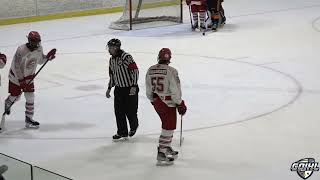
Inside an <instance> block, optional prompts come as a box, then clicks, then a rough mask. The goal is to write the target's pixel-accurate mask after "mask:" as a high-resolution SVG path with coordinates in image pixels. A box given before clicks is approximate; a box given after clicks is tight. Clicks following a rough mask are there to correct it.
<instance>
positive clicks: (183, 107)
mask: <svg viewBox="0 0 320 180" xmlns="http://www.w3.org/2000/svg"><path fill="white" fill-rule="evenodd" d="M177 108H178V112H179V114H180V115H184V114H185V113H186V112H187V106H186V105H185V104H184V101H183V100H182V102H181V104H180V105H178V106H177Z"/></svg>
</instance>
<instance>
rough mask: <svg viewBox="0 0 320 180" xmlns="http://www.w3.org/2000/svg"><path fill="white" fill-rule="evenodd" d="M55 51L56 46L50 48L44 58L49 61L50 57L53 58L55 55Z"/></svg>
mask: <svg viewBox="0 0 320 180" xmlns="http://www.w3.org/2000/svg"><path fill="white" fill-rule="evenodd" d="M56 52H57V49H56V48H54V49H51V50H50V51H49V52H48V54H47V56H46V58H47V59H48V60H49V61H51V60H52V59H54V58H55V57H56Z"/></svg>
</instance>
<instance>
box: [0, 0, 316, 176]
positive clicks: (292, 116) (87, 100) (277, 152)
mask: <svg viewBox="0 0 320 180" xmlns="http://www.w3.org/2000/svg"><path fill="white" fill-rule="evenodd" d="M224 7H225V12H226V16H227V24H226V25H225V27H224V28H223V29H221V30H219V31H218V32H216V33H208V34H207V35H206V36H202V35H201V34H200V33H197V32H191V31H190V19H189V14H188V8H187V7H184V23H183V24H179V25H175V26H167V27H160V28H149V29H142V30H134V31H129V32H128V31H116V30H111V29H109V28H108V25H109V23H110V22H111V21H113V20H116V19H117V18H118V17H120V16H121V14H120V13H117V14H108V15H99V16H89V17H81V18H72V19H63V20H53V21H46V22H36V23H28V24H17V25H11V26H2V27H0V40H1V41H0V51H1V52H3V53H5V54H7V56H8V64H7V65H6V67H5V68H4V69H1V76H2V86H1V88H0V92H1V93H0V97H1V105H0V108H1V109H0V110H1V113H2V110H3V101H4V99H5V98H6V96H7V84H8V78H7V75H8V70H9V68H10V64H11V60H12V57H13V55H14V52H15V50H16V48H17V47H18V45H20V44H23V43H25V42H26V37H25V36H26V34H27V33H28V32H29V31H31V30H36V31H39V32H40V33H41V35H42V45H43V47H44V51H45V53H46V52H48V51H49V50H50V49H51V48H57V49H58V53H57V58H56V59H55V60H54V61H53V62H50V63H48V64H47V66H46V67H45V69H44V70H43V72H41V74H40V75H39V77H38V78H37V80H36V89H37V90H36V102H35V103H36V104H35V117H34V118H35V120H38V121H40V123H41V127H40V129H38V130H26V129H24V102H25V100H24V97H22V99H21V100H20V101H19V102H18V103H16V104H15V105H14V106H13V109H12V115H10V116H8V117H7V121H6V127H7V131H6V132H4V133H2V134H0V152H1V153H4V154H8V155H10V156H14V157H17V158H19V159H22V160H24V161H27V162H30V163H32V164H34V165H38V166H40V167H43V168H46V169H49V170H52V171H54V172H57V173H60V174H63V175H65V176H67V177H70V178H73V179H76V180H88V179H90V180H105V179H110V180H111V179H112V180H122V179H130V180H142V179H145V180H150V179H152V180H160V179H183V180H194V179H202V180H211V179H217V180H234V179H238V180H257V179H259V180H270V179H281V180H292V179H300V177H299V176H298V175H297V173H296V172H291V171H290V167H291V164H292V163H293V162H295V161H298V160H299V159H302V158H308V157H311V158H315V159H316V161H318V162H319V161H320V144H319V143H318V142H319V138H320V131H319V127H320V120H319V116H320V111H319V106H320V81H319V77H320V61H319V60H320V2H319V1H318V0H269V1H265V0H229V1H226V2H225V3H224ZM111 38H119V39H120V40H121V41H122V48H123V49H124V50H125V51H127V52H129V53H131V54H132V55H133V57H134V59H135V61H136V63H137V64H138V66H139V69H140V79H139V86H140V94H139V112H138V116H139V120H140V127H139V130H138V132H137V135H136V136H135V137H134V138H133V139H131V140H130V141H128V142H124V143H114V142H112V140H111V136H112V135H113V134H115V133H116V123H115V117H114V111H113V98H112V99H106V98H105V95H104V94H105V90H106V88H107V82H108V71H107V70H108V59H109V57H110V55H109V54H108V52H107V50H106V49H105V45H106V43H107V42H108V40H110V39H111ZM163 47H168V48H170V49H171V51H172V53H173V55H172V60H171V62H172V63H171V65H172V66H173V67H175V68H177V69H178V71H179V75H180V78H181V82H182V91H183V99H185V101H186V104H187V106H188V111H187V114H186V116H184V117H183V127H184V131H183V135H184V137H185V141H184V144H183V146H182V147H179V146H178V144H179V143H178V142H179V128H178V129H177V131H176V132H175V134H174V140H173V147H174V148H175V149H177V150H178V151H179V152H180V156H179V158H178V159H177V160H176V162H175V164H174V165H173V166H170V167H157V166H155V163H156V154H157V145H158V144H157V143H158V136H159V133H160V128H161V126H160V120H159V118H158V116H157V114H156V113H155V111H154V110H153V107H152V106H151V104H150V103H149V102H148V100H147V98H146V95H145V84H144V80H145V79H144V78H145V73H146V70H147V69H148V67H149V66H151V65H153V64H155V63H156V62H157V54H158V51H159V50H160V49H161V48H163ZM39 67H40V66H39ZM178 127H180V118H179V123H178ZM319 178H320V172H315V173H314V174H313V176H312V177H310V179H314V180H315V179H319Z"/></svg>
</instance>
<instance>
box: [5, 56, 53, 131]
mask: <svg viewBox="0 0 320 180" xmlns="http://www.w3.org/2000/svg"><path fill="white" fill-rule="evenodd" d="M48 62H49V60H48V59H47V61H46V62H45V63H44V64H43V65H42V66H41V67H40V69H39V70H38V71H37V73H36V74H35V75H34V76H33V77H32V78H31V79H30V81H29V82H28V84H27V86H28V85H30V84H31V83H32V81H33V80H34V78H36V76H37V75H38V74H39V73H40V71H41V70H42V69H43V68H44V66H45V65H46V64H47V63H48ZM18 98H19V96H17V97H16V98H15V99H14V100H13V102H12V103H11V104H10V105H9V106H8V109H10V108H11V106H12V105H13V104H14V103H15V101H16V100H17V99H18ZM6 110H7V109H5V111H4V112H3V114H2V118H1V123H0V133H1V132H2V130H3V129H4V123H5V121H6Z"/></svg>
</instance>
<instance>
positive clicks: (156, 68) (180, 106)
mask: <svg viewBox="0 0 320 180" xmlns="http://www.w3.org/2000/svg"><path fill="white" fill-rule="evenodd" d="M170 60H171V51H170V49H169V48H162V49H161V50H160V51H159V54H158V63H157V64H155V65H153V66H151V67H150V68H149V69H148V71H147V74H146V95H147V98H148V99H149V100H150V101H151V103H152V105H153V106H154V109H155V110H156V112H157V113H158V115H159V117H160V119H161V122H162V131H161V135H160V137H159V146H158V155H157V160H158V164H159V165H161V164H162V163H164V164H172V163H173V161H174V159H175V158H176V157H177V156H178V152H177V151H174V150H173V149H172V147H171V141H172V137H173V132H174V130H175V129H176V124H177V112H176V111H177V110H178V112H179V114H180V115H184V114H185V113H186V111H187V107H186V105H185V103H184V101H183V100H182V99H181V96H182V93H181V85H180V80H179V76H178V71H177V70H176V69H175V68H173V67H171V66H169V63H170Z"/></svg>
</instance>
